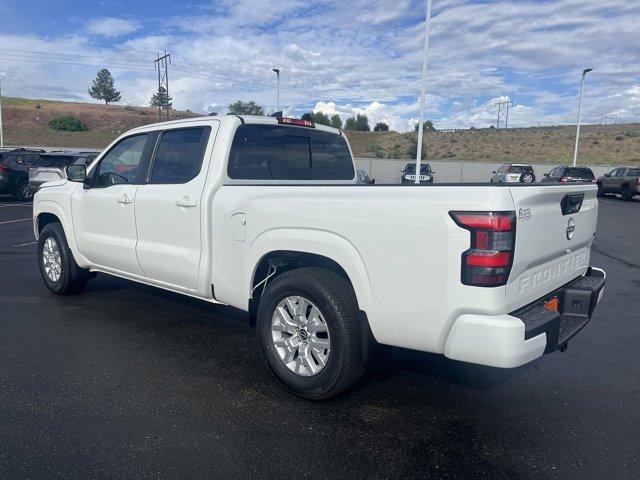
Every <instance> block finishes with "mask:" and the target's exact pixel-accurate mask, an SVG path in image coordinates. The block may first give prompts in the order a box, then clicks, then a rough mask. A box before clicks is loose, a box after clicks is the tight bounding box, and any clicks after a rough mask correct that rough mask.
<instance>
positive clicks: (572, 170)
mask: <svg viewBox="0 0 640 480" xmlns="http://www.w3.org/2000/svg"><path fill="white" fill-rule="evenodd" d="M542 181H543V182H562V183H574V182H587V183H594V182H595V181H596V177H595V175H594V174H593V171H592V170H591V169H590V168H588V167H581V166H576V167H572V166H568V165H560V166H558V167H556V168H553V169H551V171H550V172H549V173H545V174H544V178H543V179H542Z"/></svg>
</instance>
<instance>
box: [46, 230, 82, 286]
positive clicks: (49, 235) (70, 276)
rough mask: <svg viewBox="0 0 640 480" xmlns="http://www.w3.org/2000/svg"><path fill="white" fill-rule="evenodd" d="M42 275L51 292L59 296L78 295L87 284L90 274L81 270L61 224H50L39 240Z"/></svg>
mask: <svg viewBox="0 0 640 480" xmlns="http://www.w3.org/2000/svg"><path fill="white" fill-rule="evenodd" d="M38 265H39V267H40V275H41V276H42V280H43V281H44V284H45V285H46V286H47V288H48V289H49V290H51V291H52V292H53V293H55V294H58V295H70V294H73V293H78V292H80V291H82V289H83V288H84V287H85V285H86V284H87V281H88V280H89V277H90V273H89V271H88V270H85V269H84V268H80V267H79V266H78V264H77V263H76V261H75V259H74V258H73V254H72V253H71V250H70V249H69V245H68V244H67V237H66V236H65V234H64V230H63V228H62V225H61V224H60V223H57V222H54V223H48V224H47V225H45V227H44V228H43V229H42V232H40V237H39V238H38Z"/></svg>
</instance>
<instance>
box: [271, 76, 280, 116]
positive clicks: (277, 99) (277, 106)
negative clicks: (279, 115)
mask: <svg viewBox="0 0 640 480" xmlns="http://www.w3.org/2000/svg"><path fill="white" fill-rule="evenodd" d="M271 70H273V71H274V72H275V74H276V77H277V85H278V86H277V90H276V112H279V111H280V69H279V68H272V69H271Z"/></svg>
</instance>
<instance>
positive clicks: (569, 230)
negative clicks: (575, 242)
mask: <svg viewBox="0 0 640 480" xmlns="http://www.w3.org/2000/svg"><path fill="white" fill-rule="evenodd" d="M575 231H576V221H575V220H574V219H573V217H572V218H570V219H569V223H567V240H571V238H572V237H573V233H574V232H575Z"/></svg>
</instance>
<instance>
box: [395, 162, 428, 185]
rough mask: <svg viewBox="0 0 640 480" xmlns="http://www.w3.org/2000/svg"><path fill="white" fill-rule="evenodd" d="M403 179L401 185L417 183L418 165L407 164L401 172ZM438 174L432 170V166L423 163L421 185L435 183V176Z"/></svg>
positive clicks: (421, 166)
mask: <svg viewBox="0 0 640 480" xmlns="http://www.w3.org/2000/svg"><path fill="white" fill-rule="evenodd" d="M400 173H401V175H402V177H401V179H400V181H401V183H415V181H416V164H415V163H407V164H406V165H405V167H404V168H403V169H402V171H401V172H400ZM434 173H436V172H434V171H433V170H431V165H429V164H428V163H422V164H421V165H420V183H433V180H434V178H433V174H434Z"/></svg>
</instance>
